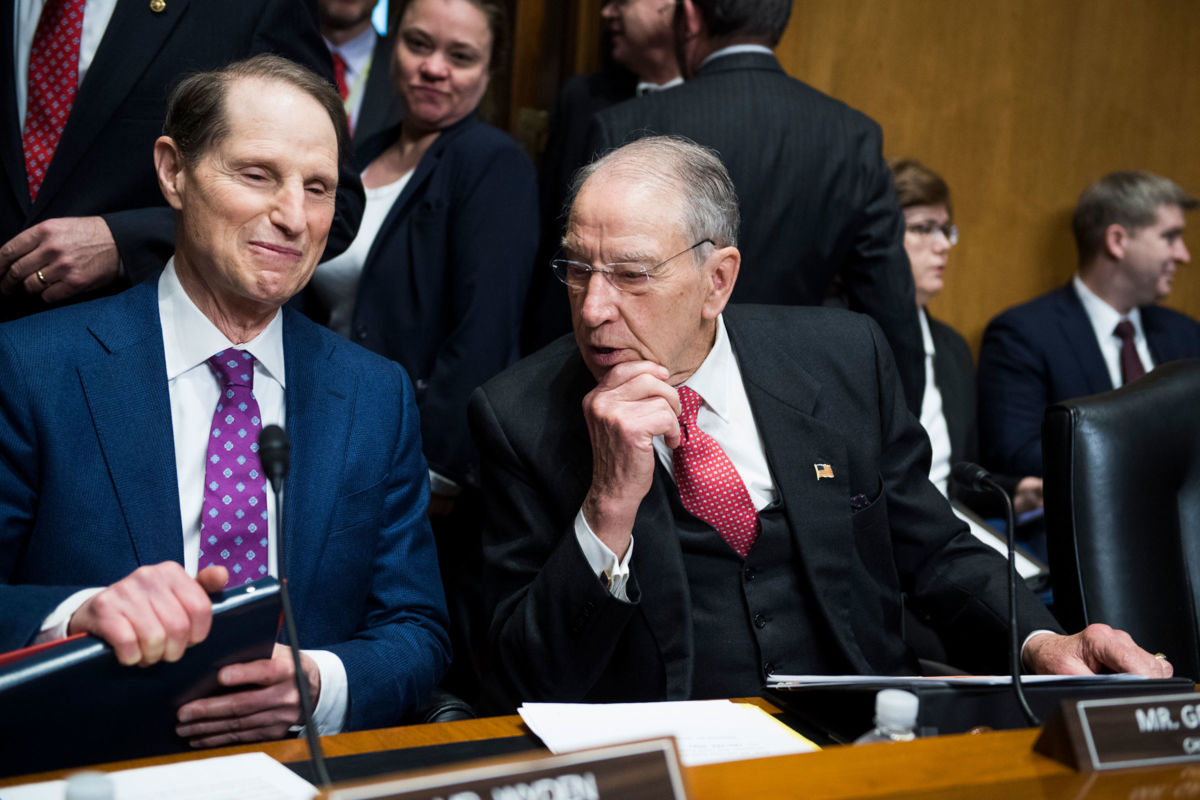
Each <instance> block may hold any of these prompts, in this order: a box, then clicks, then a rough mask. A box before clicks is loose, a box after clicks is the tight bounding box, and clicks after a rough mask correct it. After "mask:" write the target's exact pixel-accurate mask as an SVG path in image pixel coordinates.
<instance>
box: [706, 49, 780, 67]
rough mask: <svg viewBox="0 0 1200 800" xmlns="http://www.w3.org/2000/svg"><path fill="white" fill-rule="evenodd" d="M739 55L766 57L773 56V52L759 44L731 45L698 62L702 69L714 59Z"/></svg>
mask: <svg viewBox="0 0 1200 800" xmlns="http://www.w3.org/2000/svg"><path fill="white" fill-rule="evenodd" d="M741 53H762V54H764V55H768V56H771V55H775V51H774V50H772V49H771V48H769V47H767V46H765V45H761V44H731V45H729V46H728V47H722V48H721V49H720V50H714V51H712V52H711V53H709V54H708V56H707V57H706V58H705V59H704V60H703V61H701V62H700V66H701V67H703V66H704V65H705V64H707V63H708V62H710V61H712V60H713V59H715V58H722V57H724V56H736V55H739V54H741Z"/></svg>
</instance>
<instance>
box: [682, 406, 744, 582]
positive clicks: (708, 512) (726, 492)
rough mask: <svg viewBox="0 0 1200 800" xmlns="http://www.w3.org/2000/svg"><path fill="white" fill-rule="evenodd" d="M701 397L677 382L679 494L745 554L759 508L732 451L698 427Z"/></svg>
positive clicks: (733, 545)
mask: <svg viewBox="0 0 1200 800" xmlns="http://www.w3.org/2000/svg"><path fill="white" fill-rule="evenodd" d="M700 401H701V398H700V395H698V394H696V392H695V391H693V390H692V389H689V388H688V387H686V386H680V387H679V402H680V403H681V404H682V406H683V413H682V414H680V415H679V425H680V427H681V428H682V431H681V435H682V439H683V441H682V442H681V443H680V445H679V447H677V448H675V453H674V455H673V460H674V463H675V483H676V485H678V486H679V499H680V500H682V501H683V507H684V508H686V509H687V510H688V511H690V512H691V513H692V515H693V516H695V517H697V518H699V519H702V520H704V521H705V522H707V523H708V524H709V525H711V526H713V528H715V529H716V531H717V533H719V534H721V537H722V538H723V539H724V540H725V541H726V542H728V543H729V546H730V547H732V548H733V549H734V550H736V551H737V553H738V555H740V556H741V557H742V558H745V557H746V554H747V553H749V552H750V548H751V547H752V546H753V545H754V540H755V539H757V538H758V530H759V525H758V512H756V511H755V510H754V503H753V501H751V499H750V493H749V492H748V491H746V484H744V483H743V482H742V478H741V476H740V475H738V474H737V470H735V469H734V468H733V462H731V461H730V460H729V456H727V455H725V451H724V450H722V449H721V446H720V445H719V444H717V442H716V440H715V439H713V438H712V437H711V436H709V435H708V434H707V433H705V432H704V431H702V430H700V429H699V428H698V427H696V414H697V412H698V411H699V410H700Z"/></svg>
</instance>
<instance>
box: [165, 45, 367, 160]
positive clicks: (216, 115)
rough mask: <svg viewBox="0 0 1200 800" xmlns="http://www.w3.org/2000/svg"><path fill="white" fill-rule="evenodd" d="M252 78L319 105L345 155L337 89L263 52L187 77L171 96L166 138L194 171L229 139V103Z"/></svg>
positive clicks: (305, 69)
mask: <svg viewBox="0 0 1200 800" xmlns="http://www.w3.org/2000/svg"><path fill="white" fill-rule="evenodd" d="M249 78H258V79H261V80H267V81H278V82H280V83H286V84H288V85H289V86H292V87H293V88H295V89H298V90H300V91H301V92H303V93H305V94H307V95H308V96H310V97H311V98H312V99H314V100H316V101H317V103H319V104H320V106H321V108H323V109H324V110H325V113H326V114H328V115H329V121H330V122H332V123H333V131H334V134H335V135H336V136H337V145H338V158H339V159H340V158H341V155H342V154H343V153H345V152H347V147H348V146H349V142H350V129H349V126H348V125H347V122H346V110H345V108H344V107H343V105H342V98H341V97H339V96H338V93H337V90H336V89H334V88H333V84H331V83H330V82H329V81H327V80H325V79H324V78H322V77H321V76H320V75H317V74H316V73H315V72H313V71H312V70H310V69H309V68H308V67H304V66H301V65H300V64H297V63H296V62H294V61H289V60H288V59H286V58H284V57H283V56H277V55H273V54H270V53H263V54H260V55H257V56H254V57H253V58H247V59H244V60H242V61H235V62H233V63H232V64H229V65H227V66H225V67H222V68H221V69H215V70H210V71H208V72H197V73H194V74H192V75H188V76H187V77H186V78H184V79H183V80H182V81H180V82H179V85H178V86H176V87H175V89H174V90H173V91H172V92H171V96H170V98H169V99H168V100H167V116H166V119H165V120H164V121H163V135H164V136H170V137H171V138H172V139H174V140H175V145H176V146H177V147H178V148H179V153H180V155H181V156H182V158H183V161H184V163H185V164H187V165H189V166H195V164H196V163H197V162H198V161H199V160H200V158H201V157H202V156H203V155H204V154H205V153H207V152H208V151H209V149H211V148H212V147H213V146H214V145H216V144H218V143H219V142H221V141H222V140H223V139H225V137H227V136H228V135H229V115H228V113H227V112H226V108H225V98H226V96H227V95H228V93H229V87H230V86H231V85H232V84H233V83H234V82H235V81H237V80H241V79H249Z"/></svg>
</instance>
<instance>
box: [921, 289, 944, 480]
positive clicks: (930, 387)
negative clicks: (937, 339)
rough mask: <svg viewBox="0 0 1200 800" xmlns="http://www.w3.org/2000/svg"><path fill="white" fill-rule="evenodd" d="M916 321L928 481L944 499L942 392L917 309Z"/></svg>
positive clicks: (925, 316) (930, 341) (923, 317)
mask: <svg viewBox="0 0 1200 800" xmlns="http://www.w3.org/2000/svg"><path fill="white" fill-rule="evenodd" d="M917 318H918V319H919V320H920V321H921V339H922V341H923V342H924V344H925V393H924V394H923V395H921V427H922V428H924V429H925V433H926V434H927V435H928V436H929V444H930V446H931V447H932V448H933V460H932V461H931V462H929V480H930V481H932V482H933V485H934V486H936V487H937V488H938V491H939V492H941V493H942V494H943V495H944V496H946V497H949V496H950V495H949V485H950V428H949V427H947V425H946V411H945V406H944V404H943V403H942V391H941V390H940V389H939V388H938V385H937V374H936V373H935V372H934V369H933V359H934V356H935V355H936V351H935V350H934V347H933V331H931V330H930V329H929V316H928V314H927V313H926V311H925V309H923V308H922V309H920V311H919V313H918V314H917Z"/></svg>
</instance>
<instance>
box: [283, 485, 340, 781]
mask: <svg viewBox="0 0 1200 800" xmlns="http://www.w3.org/2000/svg"><path fill="white" fill-rule="evenodd" d="M281 483H282V481H274V480H273V481H271V489H272V491H273V492H274V494H275V550H276V552H277V553H278V564H277V567H278V572H279V588H280V597H281V598H282V600H283V624H284V628H285V630H286V631H287V637H288V648H289V649H290V650H291V651H292V664H293V665H294V666H295V669H296V688H297V689H298V690H299V692H300V721H301V723H303V725H304V738H305V739H306V740H307V741H308V756H309V759H310V760H311V761H312V765H313V773H314V774H315V775H316V779H317V783H318V784H319V785H320V786H322V787H328V786H329V785H330V783H331V781H330V780H329V771H328V770H327V769H326V768H325V753H324V751H323V750H322V749H321V737H319V736H317V728H316V725H314V724H313V702H312V693H311V692H310V691H309V686H308V676H306V675H305V674H304V669H303V668H302V667H301V665H300V645H299V641H300V639H299V637H298V636H297V635H296V619H295V617H294V616H293V615H292V598H291V594H290V592H289V591H288V580H287V566H286V565H287V550H286V549H285V547H284V536H283V491H282V488H281V486H280V484H281Z"/></svg>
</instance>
